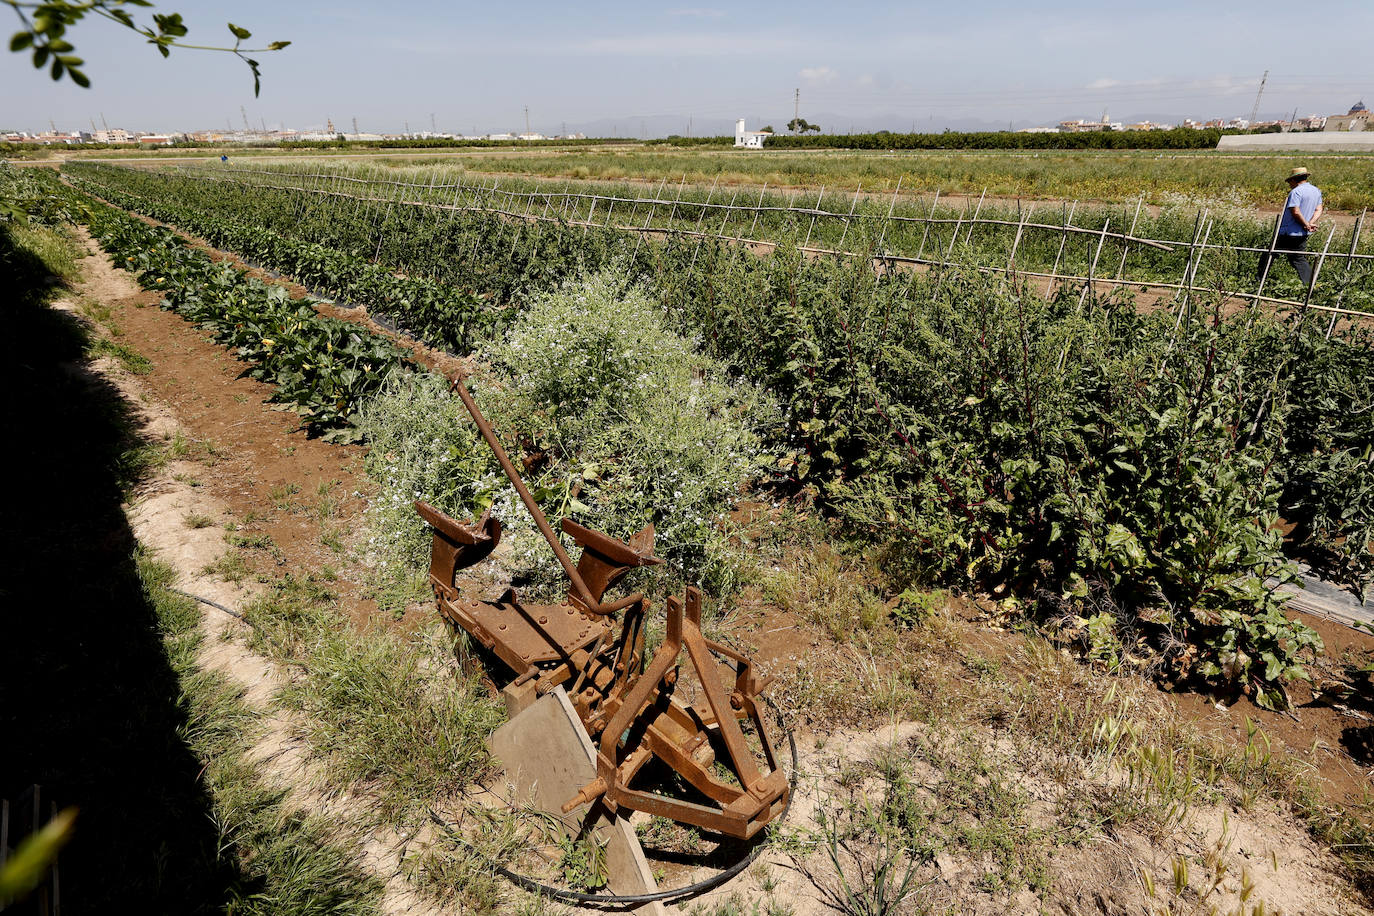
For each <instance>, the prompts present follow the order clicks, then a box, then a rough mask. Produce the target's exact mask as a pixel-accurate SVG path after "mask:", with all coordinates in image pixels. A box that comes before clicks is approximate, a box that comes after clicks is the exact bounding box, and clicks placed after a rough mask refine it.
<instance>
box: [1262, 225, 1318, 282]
mask: <svg viewBox="0 0 1374 916" xmlns="http://www.w3.org/2000/svg"><path fill="white" fill-rule="evenodd" d="M1307 239H1308V237H1307V236H1305V235H1281V236H1279V237H1278V240H1277V241H1275V242H1274V249H1275V250H1276V251H1287V252H1290V254H1288V255H1287V257H1288V263H1289V264H1292V265H1293V269H1294V270H1296V271H1297V272H1298V279H1299V280H1301V281H1302V285H1303V286H1310V285H1311V284H1312V262H1311V261H1309V260H1307V254H1306V251H1307ZM1270 257H1271V256H1270V254H1269V252H1267V251H1266V252H1264V253H1263V254H1261V255H1260V257H1259V267H1258V269H1257V270H1256V271H1255V277H1256V278H1259V277H1262V276H1264V271H1265V269H1266V268H1267V267H1268V266H1269V258H1270Z"/></svg>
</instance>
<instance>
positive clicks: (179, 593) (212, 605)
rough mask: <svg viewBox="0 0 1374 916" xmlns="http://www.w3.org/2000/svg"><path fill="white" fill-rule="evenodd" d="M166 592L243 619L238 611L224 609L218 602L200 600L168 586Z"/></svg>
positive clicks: (199, 597) (207, 599) (228, 608)
mask: <svg viewBox="0 0 1374 916" xmlns="http://www.w3.org/2000/svg"><path fill="white" fill-rule="evenodd" d="M167 591H169V592H171V593H172V594H174V595H180V596H181V597H183V598H190V599H191V600H192V601H199V602H200V603H201V604H208V605H210V607H212V608H214V609H215V610H218V611H223V612H224V613H226V614H228V615H229V616H230V617H237V618H238V619H239V620H242V619H243V615H242V614H240V613H239V612H238V611H236V610H234V609H233V608H230V607H225V606H224V605H222V604H220V603H219V602H218V601H211V600H210V599H209V598H202V597H201V596H200V595H193V594H191V593H190V592H183V591H182V590H181V589H179V588H172V586H170V585H169V586H167Z"/></svg>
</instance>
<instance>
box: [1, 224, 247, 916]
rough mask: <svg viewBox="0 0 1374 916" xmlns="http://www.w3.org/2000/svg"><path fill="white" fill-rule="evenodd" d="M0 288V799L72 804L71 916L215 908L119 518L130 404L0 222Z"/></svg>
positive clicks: (192, 785)
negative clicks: (0, 290)
mask: <svg viewBox="0 0 1374 916" xmlns="http://www.w3.org/2000/svg"><path fill="white" fill-rule="evenodd" d="M0 281H2V282H0V285H2V286H4V287H6V288H7V291H6V292H5V293H4V294H3V295H2V296H0V314H2V315H3V321H4V325H5V333H4V334H3V335H0V391H3V392H4V396H3V405H4V406H3V408H0V423H2V424H3V426H0V428H3V429H5V430H7V431H8V432H9V436H8V439H9V443H8V444H9V453H10V459H9V461H8V463H9V466H10V469H11V471H10V475H9V478H8V488H7V489H8V492H7V493H5V495H4V497H3V498H0V556H3V557H4V558H5V570H6V571H5V575H4V576H3V577H0V607H2V608H3V609H4V610H3V613H4V619H3V626H4V629H3V637H0V747H3V748H4V750H3V752H0V796H3V797H5V798H10V799H14V798H16V797H18V796H19V794H20V793H21V792H23V791H24V790H25V789H26V788H28V787H29V786H30V785H31V784H34V783H38V784H40V785H41V786H42V796H43V798H44V807H46V806H47V799H51V800H53V801H54V802H56V804H57V805H58V806H59V807H66V806H71V805H74V806H77V807H78V808H79V809H80V816H79V818H78V820H77V826H76V833H75V835H74V837H73V839H72V841H71V843H70V845H69V846H68V847H67V848H66V849H65V850H64V851H63V853H62V856H61V889H60V892H61V900H62V904H63V907H64V909H65V910H66V911H67V912H70V913H109V912H149V913H186V912H201V911H206V912H209V911H218V910H220V909H222V908H223V906H224V905H225V903H226V902H228V900H229V899H230V898H231V895H232V896H237V895H238V894H241V893H243V891H244V889H243V888H242V886H241V885H240V884H239V883H238V880H237V876H238V867H237V863H236V861H235V860H234V855H233V851H232V848H231V849H229V850H227V851H226V850H222V849H221V842H220V831H219V830H218V829H217V827H216V825H215V822H214V820H213V818H212V806H211V801H210V798H209V796H208V793H207V792H206V790H205V789H204V787H203V786H202V785H201V784H200V781H199V774H200V771H201V764H200V762H199V761H198V760H197V759H196V758H195V756H194V755H193V754H192V753H191V752H190V751H189V750H188V748H187V747H186V745H185V744H184V743H183V741H182V740H181V737H180V734H179V732H180V731H181V730H182V729H183V728H184V727H185V725H186V722H187V710H186V709H185V708H183V706H182V705H181V703H180V697H181V691H180V689H179V686H178V681H177V677H176V675H175V673H174V672H173V670H172V668H171V667H170V665H169V663H168V660H167V658H166V656H165V654H164V651H163V644H162V641H161V638H160V636H159V632H158V628H157V621H156V619H155V616H154V612H153V609H152V607H151V605H150V604H149V602H148V601H147V600H146V599H145V597H144V593H143V589H142V587H141V584H140V581H139V577H138V574H137V569H136V566H135V563H134V555H133V554H134V547H135V540H134V536H133V533H132V532H131V530H130V529H129V526H128V523H127V521H126V519H125V517H124V514H123V511H122V509H121V503H122V501H123V499H124V493H125V492H126V488H127V487H128V486H129V485H131V484H132V483H133V482H135V479H136V477H137V474H138V470H139V468H138V462H137V461H136V460H131V459H130V456H131V452H130V449H131V446H132V445H133V444H134V437H133V435H132V428H133V427H132V425H131V424H132V420H131V417H130V415H129V408H128V406H127V405H126V403H125V402H124V401H123V400H122V398H121V397H120V394H119V392H118V391H117V390H116V389H115V388H114V387H113V386H111V385H110V384H109V383H108V382H106V381H105V380H103V379H102V378H101V377H99V376H98V375H95V374H94V373H92V372H90V371H88V369H87V368H86V366H85V363H84V361H83V351H84V349H85V345H86V336H85V332H84V330H83V328H82V327H81V325H80V324H79V323H78V322H77V321H76V320H75V319H74V318H73V317H72V316H71V315H69V314H65V313H62V312H58V311H55V310H52V309H50V308H48V307H47V306H46V304H45V302H46V300H47V299H48V298H49V297H50V296H49V291H50V290H51V289H52V288H53V286H54V278H53V277H51V276H50V274H49V273H48V271H47V269H46V268H45V267H44V266H43V264H42V262H41V261H40V260H39V259H38V258H36V257H35V256H33V255H32V254H30V253H29V252H28V251H26V250H24V249H22V248H19V247H16V245H15V244H14V243H13V241H12V239H11V237H10V235H9V233H8V231H7V230H6V229H5V227H4V226H2V225H0ZM132 454H137V453H136V452H134V453H132Z"/></svg>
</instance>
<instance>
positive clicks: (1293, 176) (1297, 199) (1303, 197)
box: [1258, 166, 1322, 286]
mask: <svg viewBox="0 0 1374 916" xmlns="http://www.w3.org/2000/svg"><path fill="white" fill-rule="evenodd" d="M1309 177H1310V174H1309V173H1308V171H1307V169H1305V168H1303V167H1302V166H1298V167H1297V168H1295V169H1293V171H1292V172H1290V173H1289V175H1288V179H1287V181H1288V187H1289V188H1290V190H1289V192H1288V199H1287V200H1285V201H1284V202H1283V220H1282V222H1280V223H1279V235H1278V238H1277V239H1276V240H1275V242H1274V248H1275V250H1278V251H1288V252H1291V254H1289V255H1288V263H1289V264H1292V265H1293V269H1294V270H1296V271H1297V272H1298V279H1299V280H1301V281H1302V285H1303V286H1310V285H1312V263H1311V262H1310V261H1308V260H1307V255H1306V254H1304V253H1303V252H1304V251H1305V250H1306V248H1307V238H1308V236H1310V235H1311V234H1312V230H1313V229H1315V228H1317V220H1319V219H1321V216H1322V192H1321V190H1320V189H1318V188H1317V186H1316V185H1314V184H1312V183H1311V182H1310V181H1308V180H1307V179H1308V178H1309ZM1271 257H1272V255H1271V254H1270V253H1269V252H1265V253H1264V254H1261V255H1260V259H1259V271H1258V276H1260V277H1263V276H1265V274H1266V273H1267V271H1268V270H1269V260H1270V258H1271Z"/></svg>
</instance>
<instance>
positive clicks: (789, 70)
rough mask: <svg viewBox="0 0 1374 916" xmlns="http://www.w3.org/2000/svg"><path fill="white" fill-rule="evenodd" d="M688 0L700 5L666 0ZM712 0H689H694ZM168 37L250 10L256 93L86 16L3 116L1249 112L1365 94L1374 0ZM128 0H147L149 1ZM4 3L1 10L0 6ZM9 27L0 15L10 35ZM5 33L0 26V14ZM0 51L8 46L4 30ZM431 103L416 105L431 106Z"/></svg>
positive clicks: (205, 7)
mask: <svg viewBox="0 0 1374 916" xmlns="http://www.w3.org/2000/svg"><path fill="white" fill-rule="evenodd" d="M686 2H700V0H686ZM708 2H709V0H708ZM157 9H158V10H159V11H163V12H171V11H176V12H180V13H182V14H183V15H184V17H185V21H186V23H187V24H188V25H189V26H190V34H189V35H188V36H187V38H186V40H187V41H191V42H197V43H207V44H219V43H221V42H232V37H231V36H230V34H229V31H228V29H227V27H226V25H225V20H226V18H230V19H232V21H233V22H235V23H236V24H238V25H240V26H242V27H244V28H247V29H250V30H251V31H252V32H253V33H254V35H253V39H252V40H251V41H250V42H249V43H250V44H253V45H254V46H258V47H260V46H261V45H259V44H257V42H258V41H259V40H261V42H262V43H263V44H265V43H266V42H269V41H274V40H289V41H291V42H292V44H291V46H290V47H289V48H287V49H285V50H282V51H278V52H273V53H264V54H260V55H254V56H256V57H257V58H258V59H259V60H260V61H261V64H262V94H261V96H260V97H258V98H254V97H253V85H252V77H251V75H250V73H249V71H248V68H247V66H245V65H244V64H243V63H242V62H240V61H238V60H236V59H235V58H233V57H232V56H230V55H227V54H218V53H213V52H205V51H191V50H175V51H173V53H172V55H171V57H170V58H168V59H166V60H164V59H162V58H161V56H160V55H158V54H157V53H156V51H155V49H153V48H152V47H150V46H149V45H147V44H146V43H144V41H143V39H142V38H140V37H139V36H138V35H136V34H134V33H132V32H128V31H127V30H123V29H121V28H120V27H118V26H115V25H114V24H112V23H109V22H105V21H102V20H98V19H87V20H85V21H83V22H82V23H81V24H79V25H78V26H77V27H76V28H74V29H73V30H72V31H71V32H70V33H69V38H70V39H71V40H72V43H73V44H75V45H76V48H77V51H76V53H77V54H79V55H80V56H81V57H83V58H85V60H86V65H85V68H84V69H85V71H86V73H87V75H88V76H89V77H90V78H91V81H92V87H91V88H90V89H80V88H78V87H76V86H74V85H73V84H71V83H70V81H66V80H64V81H63V82H61V83H54V82H52V81H51V80H50V79H49V77H48V76H47V74H46V72H44V71H38V70H35V69H33V67H32V66H31V63H30V61H29V57H28V55H27V53H23V54H14V53H8V52H7V51H6V52H4V53H3V54H0V129H18V130H28V131H31V132H34V131H38V130H46V129H48V123H49V121H50V120H51V121H52V122H54V123H55V124H56V125H57V127H58V128H59V129H66V130H71V129H85V130H89V129H90V127H91V122H92V121H94V122H95V123H96V124H97V125H99V124H100V122H101V117H102V115H103V116H104V119H105V121H106V122H108V123H109V125H110V126H112V127H116V126H117V127H124V128H126V129H129V130H147V131H164V130H196V129H210V128H223V127H225V126H226V124H229V125H232V126H233V127H235V128H239V127H241V126H242V123H243V115H242V114H241V112H240V107H241V106H242V108H243V110H244V111H246V113H247V117H248V120H249V122H250V123H251V124H252V125H253V126H254V127H258V126H259V125H260V124H263V123H265V124H267V126H269V127H275V126H277V125H284V126H287V127H291V128H295V129H308V128H317V129H318V128H322V127H323V126H324V124H325V121H326V119H332V120H333V122H334V125H335V127H336V128H338V129H340V130H345V131H348V130H351V129H352V120H353V119H354V118H357V123H358V128H359V129H360V130H362V131H366V132H396V131H401V130H403V129H405V127H406V125H407V124H408V125H409V127H410V129H411V130H412V131H420V130H425V129H428V128H429V127H430V125H431V123H433V124H434V125H435V126H436V127H437V128H438V129H439V130H440V131H444V132H453V133H473V132H477V133H489V132H496V131H521V130H524V127H525V117H526V107H528V117H529V124H530V127H531V128H532V129H534V130H536V131H539V132H542V133H545V134H555V133H562V132H564V131H565V130H568V131H575V130H584V131H587V132H589V133H594V134H597V135H610V134H612V132H614V133H615V134H616V135H619V136H632V137H633V136H640V135H642V134H647V135H649V136H655V135H659V136H661V135H663V134H666V133H688V132H689V130H690V132H691V133H694V134H702V133H724V132H727V131H729V130H732V129H733V122H734V119H735V118H739V117H743V118H746V119H747V121H748V127H749V128H750V129H754V128H756V127H759V126H762V125H763V124H771V125H774V126H776V127H779V128H782V127H783V126H784V125H785V124H786V122H787V121H788V120H789V119H791V117H792V114H793V111H794V102H795V96H794V92H795V91H796V90H800V114H801V116H802V117H803V118H805V119H807V120H809V121H812V122H815V123H819V124H821V126H822V127H824V128H825V129H826V130H827V131H834V132H845V131H846V130H848V129H854V130H873V129H889V130H902V131H906V130H911V129H913V128H915V129H917V130H940V129H944V128H945V127H954V128H960V129H969V128H976V127H983V128H996V127H1001V128H1005V127H1007V126H1009V125H1010V126H1014V127H1017V128H1020V127H1027V126H1034V125H1042V124H1045V125H1047V124H1052V123H1055V122H1057V121H1059V120H1062V119H1066V118H1085V119H1089V120H1096V119H1099V118H1100V117H1101V116H1102V114H1103V112H1104V111H1106V112H1107V114H1108V115H1109V117H1110V118H1111V119H1112V120H1136V119H1140V118H1152V119H1155V120H1161V119H1168V120H1173V121H1176V120H1180V119H1182V118H1184V117H1194V118H1198V119H1204V118H1212V117H1227V118H1230V117H1246V116H1248V115H1249V113H1250V110H1251V108H1252V107H1253V105H1254V102H1255V93H1256V90H1257V89H1258V88H1259V83H1260V78H1261V76H1262V74H1264V72H1265V71H1266V70H1267V71H1269V77H1268V82H1267V85H1266V86H1265V89H1264V95H1263V98H1262V100H1261V103H1260V115H1261V117H1265V116H1268V117H1271V118H1272V117H1280V116H1282V117H1287V116H1288V115H1290V114H1291V113H1292V112H1293V110H1294V109H1295V108H1296V109H1297V111H1298V114H1299V115H1300V116H1302V115H1307V114H1334V113H1337V112H1344V111H1346V110H1347V109H1348V108H1349V107H1350V106H1351V105H1352V104H1353V103H1355V102H1356V101H1358V100H1360V99H1364V100H1365V101H1366V102H1369V103H1370V104H1374V57H1371V55H1370V53H1369V50H1368V48H1369V36H1370V35H1372V34H1374V3H1369V2H1367V0H1351V2H1345V3H1333V2H1325V0H1310V2H1307V3H1303V4H1293V3H1291V2H1289V3H1275V2H1267V0H1251V2H1248V3H1246V4H1244V5H1241V4H1236V3H1217V2H1209V0H1188V2H1179V0H1152V2H1150V3H1137V4H1131V5H1122V4H1113V3H1101V2H1095V3H1087V2H1059V3H1040V4H1026V3H1024V2H1018V3H1011V2H1003V0H962V2H954V3H951V2H948V0H945V2H941V3H938V4H935V3H928V2H907V3H875V2H853V3H848V4H841V3H835V2H833V0H832V2H811V0H793V2H786V3H783V2H771V0H758V2H751V3H747V4H731V5H725V4H721V5H718V6H686V5H682V4H681V3H676V4H675V3H664V4H654V3H648V2H638V3H629V2H609V0H582V2H580V3H566V2H564V3H552V2H544V0H539V2H525V3H520V2H510V0H496V2H491V0H488V2H483V3H480V4H463V3H444V2H437V0H436V2H417V0H392V2H389V3H375V2H374V3H358V2H350V0H337V2H328V3H326V2H320V0H274V2H268V0H223V2H216V3H208V2H202V0H158V5H157ZM130 10H131V11H134V12H135V13H136V14H140V15H141V16H143V17H146V16H147V13H148V11H139V10H138V9H137V8H136V7H130ZM0 13H4V14H5V15H8V13H6V11H5V10H4V9H0ZM17 27H18V24H17V20H14V22H13V24H12V26H11V29H10V31H13V30H14V29H15V28H17ZM0 34H3V33H0ZM6 48H7V45H6ZM431 119H432V120H431Z"/></svg>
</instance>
